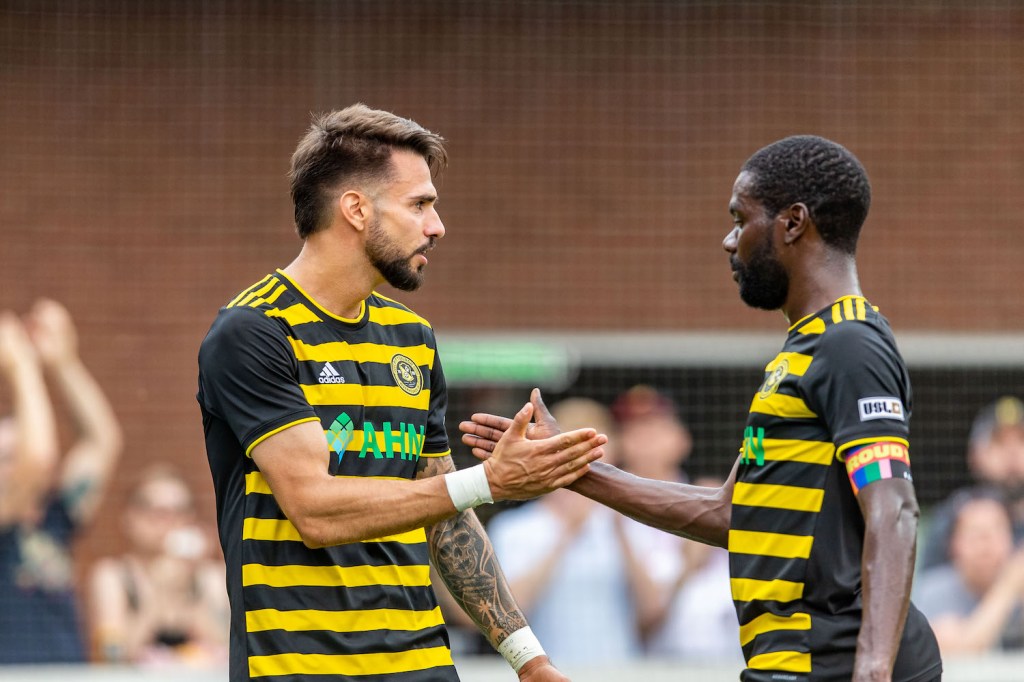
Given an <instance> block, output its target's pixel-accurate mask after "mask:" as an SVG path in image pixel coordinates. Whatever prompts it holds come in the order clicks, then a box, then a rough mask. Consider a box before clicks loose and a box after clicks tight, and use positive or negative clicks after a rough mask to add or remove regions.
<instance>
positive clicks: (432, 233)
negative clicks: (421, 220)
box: [424, 208, 444, 239]
mask: <svg viewBox="0 0 1024 682" xmlns="http://www.w3.org/2000/svg"><path fill="white" fill-rule="evenodd" d="M431 212H432V213H433V214H434V215H433V216H432V219H431V220H428V221H427V229H426V230H425V231H424V234H426V236H428V237H433V238H435V239H440V238H441V237H443V236H444V223H442V222H441V216H440V215H438V214H437V211H435V210H433V208H431Z"/></svg>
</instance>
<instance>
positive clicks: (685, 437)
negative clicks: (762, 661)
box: [612, 385, 742, 661]
mask: <svg viewBox="0 0 1024 682" xmlns="http://www.w3.org/2000/svg"><path fill="white" fill-rule="evenodd" d="M612 413H613V414H614V415H615V417H616V419H617V420H618V423H619V437H618V438H617V443H618V447H619V448H620V452H621V460H622V468H623V469H625V470H626V471H629V472H630V473H633V474H635V475H637V476H643V477H645V478H652V479H656V480H663V481H674V482H679V483H684V482H687V481H688V480H689V477H688V476H687V475H686V472H685V471H684V469H683V468H682V467H683V464H684V463H685V462H686V460H687V459H688V458H689V456H690V451H691V450H692V447H693V439H692V437H691V435H690V430H689V429H688V428H687V426H686V424H685V423H684V422H683V421H682V419H681V418H680V416H679V413H678V410H677V409H676V406H675V404H674V403H673V402H672V400H671V399H670V398H668V397H667V396H665V395H663V394H661V393H659V392H658V391H656V390H655V389H654V388H652V387H650V386H644V385H640V386H634V387H633V388H631V389H629V390H628V391H626V392H625V393H623V394H622V395H621V396H619V398H617V399H616V400H615V402H614V403H613V404H612ZM722 483H723V481H721V480H718V479H709V478H701V479H698V482H697V485H705V486H720V485H721V484H722ZM617 521H618V522H617V524H616V526H617V528H618V529H620V531H621V532H624V533H625V534H626V536H627V537H628V540H629V543H628V547H629V548H630V550H631V551H629V552H627V555H626V557H627V567H628V569H629V572H630V575H631V583H632V584H634V585H635V586H636V588H635V592H636V603H637V607H636V608H637V614H638V623H639V627H640V634H641V636H642V638H643V640H644V645H645V650H646V652H647V654H648V655H650V656H655V657H658V658H671V659H677V660H680V659H685V660H690V661H694V660H704V661H710V660H722V659H723V658H726V659H727V658H733V659H736V660H739V659H740V657H741V655H742V651H741V650H740V647H739V646H738V644H737V642H738V641H739V625H738V623H737V621H736V610H735V608H734V606H733V602H732V594H731V593H730V589H729V553H728V551H726V550H725V549H723V548H720V547H712V546H710V545H705V544H703V543H700V542H694V541H691V540H686V539H684V538H681V537H679V536H677V535H671V534H669V533H665V532H663V531H660V530H657V529H655V528H651V527H650V526H645V525H643V524H639V523H636V522H634V521H632V520H630V519H628V518H626V517H624V516H618V517H617Z"/></svg>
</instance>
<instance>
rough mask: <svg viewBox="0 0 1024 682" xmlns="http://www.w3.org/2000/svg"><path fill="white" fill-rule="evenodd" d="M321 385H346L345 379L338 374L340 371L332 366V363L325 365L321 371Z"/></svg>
mask: <svg viewBox="0 0 1024 682" xmlns="http://www.w3.org/2000/svg"><path fill="white" fill-rule="evenodd" d="M320 383H321V384H343V383H345V377H343V376H341V375H340V374H338V370H336V369H334V367H332V366H331V363H329V362H328V363H326V364H324V368H323V369H322V370H320Z"/></svg>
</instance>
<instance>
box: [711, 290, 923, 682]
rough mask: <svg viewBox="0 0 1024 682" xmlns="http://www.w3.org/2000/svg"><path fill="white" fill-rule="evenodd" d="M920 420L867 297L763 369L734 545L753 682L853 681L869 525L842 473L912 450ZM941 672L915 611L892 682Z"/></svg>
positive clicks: (739, 480)
mask: <svg viewBox="0 0 1024 682" xmlns="http://www.w3.org/2000/svg"><path fill="white" fill-rule="evenodd" d="M911 406H912V395H911V388H910V378H909V375H908V373H907V369H906V366H905V365H904V363H903V359H902V358H901V356H900V354H899V351H898V349H897V347H896V342H895V339H894V338H893V335H892V332H891V330H890V328H889V324H888V322H887V321H886V320H885V318H884V317H883V316H882V315H880V314H879V313H878V311H877V309H875V308H873V307H872V306H871V305H870V304H869V303H868V302H867V301H866V300H865V299H864V298H862V297H859V296H847V297H843V298H841V299H839V300H838V301H836V302H835V303H834V304H833V305H831V306H829V307H828V308H826V309H824V310H822V311H820V312H818V313H816V314H814V315H810V316H808V317H806V318H804V319H802V320H800V321H798V322H797V323H796V324H794V325H792V326H791V327H790V329H789V335H788V337H787V339H786V342H785V344H784V346H783V348H782V351H781V352H780V353H779V354H778V355H777V356H776V357H775V358H774V359H773V360H772V361H771V362H770V363H769V364H768V365H767V367H766V368H765V378H764V382H763V384H762V385H761V388H760V389H759V390H758V392H757V394H756V395H755V396H754V397H753V400H752V401H751V404H750V413H749V416H748V419H747V425H746V429H745V432H744V434H743V444H742V447H741V450H740V464H739V468H738V471H737V477H736V485H735V488H734V490H733V498H732V519H731V525H730V531H729V558H730V574H731V579H732V596H733V600H734V602H735V605H736V611H737V614H738V616H739V622H740V644H741V645H742V647H743V653H744V656H745V658H746V661H747V669H746V670H745V671H744V673H743V675H742V679H743V680H745V681H746V682H769V681H770V682H778V681H779V680H787V681H800V682H804V681H812V680H813V681H815V682H818V681H823V680H836V681H838V680H849V679H850V678H851V676H852V670H853V662H854V654H855V651H856V645H857V636H858V633H859V631H860V624H861V554H862V549H863V543H864V520H863V516H862V514H861V511H860V507H859V506H858V503H857V500H856V497H855V495H854V491H853V488H852V486H851V483H850V479H849V478H848V475H847V470H846V467H845V465H844V462H843V460H844V457H845V455H846V453H847V452H853V451H854V450H856V449H857V448H858V447H861V446H863V445H867V444H870V443H873V442H878V441H886V442H896V443H901V444H904V445H907V446H908V447H909V418H910V410H911ZM908 476H909V473H908ZM940 666H941V663H940V661H939V653H938V648H937V646H936V644H935V637H934V635H933V634H932V632H931V629H930V628H929V626H928V623H927V622H926V621H925V619H924V617H923V616H922V615H921V613H920V612H919V611H918V610H917V609H916V608H915V607H914V606H913V605H911V607H910V613H909V615H908V617H907V622H906V627H905V629H904V633H903V640H902V642H901V646H900V651H899V656H898V659H897V663H896V670H895V674H894V676H893V680H894V681H895V682H910V681H912V680H925V679H931V678H932V677H934V676H935V675H937V673H938V671H939V670H940Z"/></svg>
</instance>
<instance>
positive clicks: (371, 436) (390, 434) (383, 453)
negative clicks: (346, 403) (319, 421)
mask: <svg viewBox="0 0 1024 682" xmlns="http://www.w3.org/2000/svg"><path fill="white" fill-rule="evenodd" d="M377 433H378V430H377V429H376V428H375V427H374V426H373V424H372V423H370V422H364V423H363V447H362V448H361V449H360V450H359V457H360V458H364V457H366V456H367V454H372V455H373V457H374V459H395V457H396V456H397V457H398V458H400V459H407V460H417V459H419V457H420V455H421V454H422V453H423V442H424V441H425V440H426V427H424V426H420V427H419V430H418V431H417V428H416V425H415V424H406V423H405V422H399V423H398V430H397V433H396V431H395V430H394V429H392V427H391V422H384V423H383V424H381V428H380V440H381V442H380V444H378V442H377ZM324 435H325V436H327V444H328V445H330V447H331V450H333V451H334V454H336V455H337V456H338V463H339V464H341V460H342V459H343V458H344V457H345V452H346V450H347V449H348V446H349V443H351V442H352V437H353V435H354V425H353V424H352V418H351V417H349V416H348V414H347V413H345V412H342V413H341V414H339V415H338V417H337V419H335V420H334V423H333V424H331V428H329V429H328V430H327V431H325V432H324Z"/></svg>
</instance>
